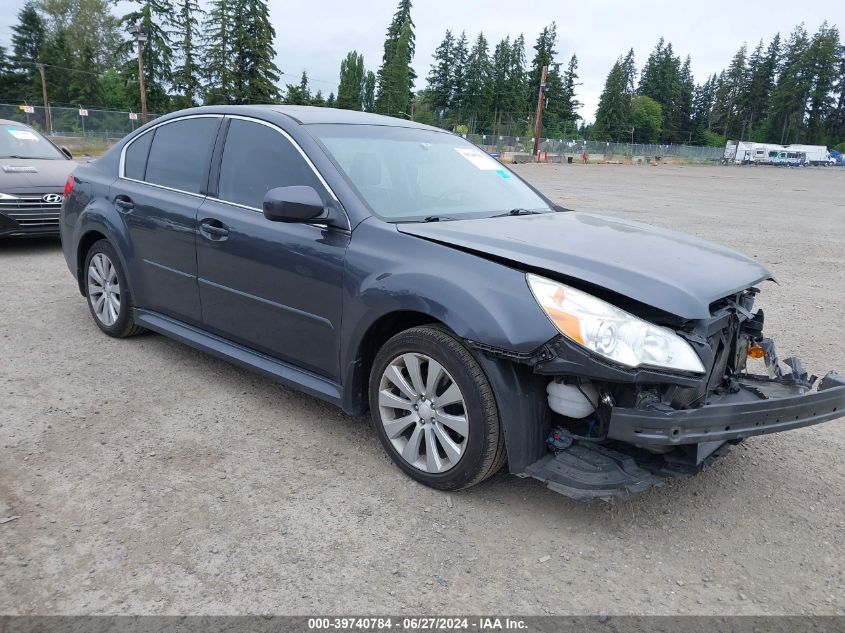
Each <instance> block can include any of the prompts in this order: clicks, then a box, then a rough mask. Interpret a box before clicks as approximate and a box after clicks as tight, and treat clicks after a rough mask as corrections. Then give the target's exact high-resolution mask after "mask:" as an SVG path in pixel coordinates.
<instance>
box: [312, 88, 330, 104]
mask: <svg viewBox="0 0 845 633" xmlns="http://www.w3.org/2000/svg"><path fill="white" fill-rule="evenodd" d="M311 105H312V106H317V107H324V106H325V105H326V99H325V97H323V91H322V90H318V91H317V92H316V94H315V95H314V96H313V97H312V98H311Z"/></svg>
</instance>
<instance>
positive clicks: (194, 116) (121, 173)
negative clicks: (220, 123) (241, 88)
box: [117, 114, 224, 199]
mask: <svg viewBox="0 0 845 633" xmlns="http://www.w3.org/2000/svg"><path fill="white" fill-rule="evenodd" d="M223 116H224V115H222V114H187V115H185V116H180V117H176V118H175V119H168V120H167V121H162V122H161V123H156V124H155V125H153V126H152V127H151V128H150V129H148V130H146V131H144V133H143V134H139V135H138V136H136V137H135V138H133V139H132V140H131V141H129V142H128V143H127V144H126V145H124V146H123V147H122V148H121V150H120V164H119V165H118V168H117V177H118V178H120V179H121V180H128V181H129V182H137V183H140V184H142V185H149V186H150V187H156V188H157V189H164V190H165V191H173V192H176V193H184V194H186V195H188V196H194V197H195V198H203V199H204V198H207V197H208V196H205V195H203V194H201V193H196V192H194V191H185V190H184V189H174V188H173V187H167V186H166V185H159V184H156V183H154V182H147V181H146V180H138V179H137V178H128V177H127V176H126V175H125V174H126V172H125V168H126V150H128V149H129V146H130V145H132V143H134V142H135V141H137V140H138V139H139V138H141V137H142V136H146V135H147V134H150V133H151V132H152V131H153V130H156V129H158V128H160V127H162V126H164V125H168V124H169V123H176V122H177V121H187V120H188V119H222V118H223ZM150 148H152V144H150ZM147 156H148V157H149V154H148V155H147Z"/></svg>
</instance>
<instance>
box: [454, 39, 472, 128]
mask: <svg viewBox="0 0 845 633" xmlns="http://www.w3.org/2000/svg"><path fill="white" fill-rule="evenodd" d="M468 59H469V42H468V41H467V34H466V31H461V37H460V38H459V39H458V41H457V42H455V52H454V54H453V55H452V100H451V102H450V103H449V110H450V112H451V118H452V120H453V122H461V121H462V119H463V109H464V99H465V97H466V72H467V60H468Z"/></svg>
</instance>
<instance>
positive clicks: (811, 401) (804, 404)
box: [607, 374, 845, 446]
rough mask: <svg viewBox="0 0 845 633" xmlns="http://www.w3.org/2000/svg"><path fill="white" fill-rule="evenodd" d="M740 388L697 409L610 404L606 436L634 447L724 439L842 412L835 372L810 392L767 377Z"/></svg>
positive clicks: (841, 383)
mask: <svg viewBox="0 0 845 633" xmlns="http://www.w3.org/2000/svg"><path fill="white" fill-rule="evenodd" d="M739 387H740V389H739V390H738V391H737V392H736V393H730V394H725V395H722V396H718V397H714V398H713V399H711V401H710V402H711V403H710V404H707V405H705V406H703V407H700V408H697V409H683V410H668V411H667V410H662V409H647V408H646V409H633V408H620V407H614V408H613V409H612V410H611V415H610V424H609V428H608V433H607V437H608V439H614V440H619V441H622V442H627V443H629V444H635V445H638V446H679V445H684V444H699V443H701V442H714V441H722V442H726V441H730V440H739V439H743V438H746V437H751V436H753V435H763V434H766V433H777V432H779V431H789V430H791V429H798V428H801V427H805V426H811V425H813V424H819V423H821V422H826V421H828V420H833V419H835V418H839V417H843V416H845V380H843V379H842V378H841V377H839V376H837V375H835V374H829V375H828V376H826V377H825V378H824V379H823V380H822V382H821V384H820V386H819V390H818V391H813V392H806V389H804V388H802V387H801V386H799V385H783V384H778V383H774V382H768V381H764V382H757V381H743V382H741V383H740V385H739Z"/></svg>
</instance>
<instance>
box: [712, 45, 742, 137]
mask: <svg viewBox="0 0 845 633" xmlns="http://www.w3.org/2000/svg"><path fill="white" fill-rule="evenodd" d="M747 52H748V47H747V46H746V45H745V44H743V45H742V47H741V48H740V49H739V50H738V51H737V52H736V54H735V55H734V57H733V59H732V60H731V63H730V65H729V66H728V68H727V70H725V71H723V72H722V73H721V74H720V75H719V82H718V87H717V89H716V99H715V103H714V105H713V113H712V115H711V117H712V120H711V126H712V128H713V129H715V131H717V132H719V133H720V134H722V135H724V136H726V137H728V138H738V137H740V136H743V137H745V132H746V130H747V126H748V120H747V119H746V118H744V116H743V108H742V106H743V102H742V95H743V94H744V92H745V90H746V84H747V82H748V66H747Z"/></svg>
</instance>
